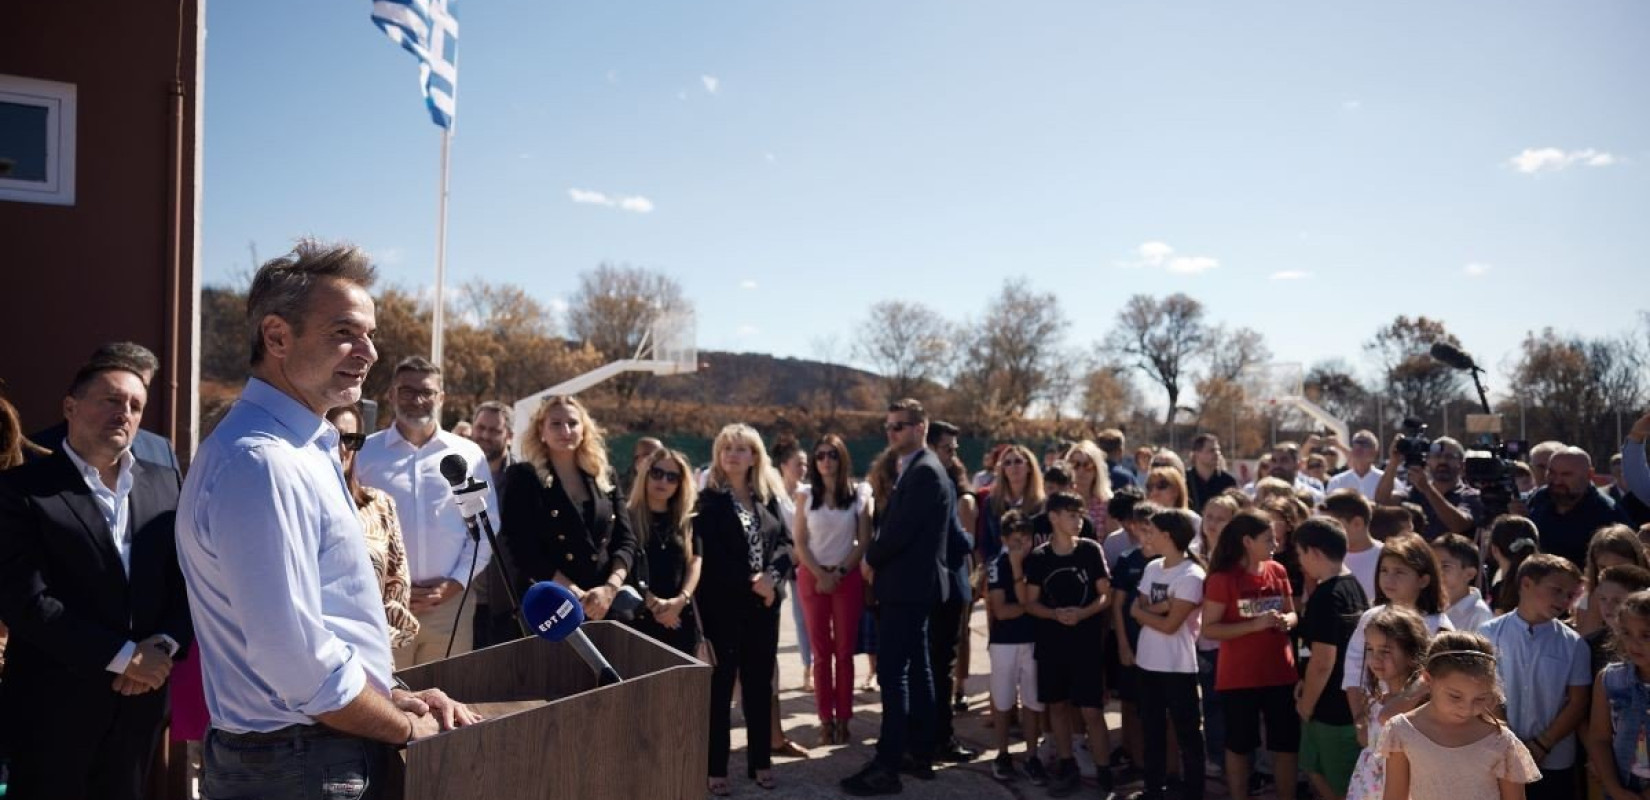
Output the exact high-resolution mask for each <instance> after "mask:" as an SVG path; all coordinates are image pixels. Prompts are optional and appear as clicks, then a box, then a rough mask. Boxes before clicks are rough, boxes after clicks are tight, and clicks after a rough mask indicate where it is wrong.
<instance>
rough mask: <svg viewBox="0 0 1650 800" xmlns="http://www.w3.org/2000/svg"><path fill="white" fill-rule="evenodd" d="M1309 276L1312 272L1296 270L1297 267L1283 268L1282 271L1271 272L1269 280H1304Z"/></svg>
mask: <svg viewBox="0 0 1650 800" xmlns="http://www.w3.org/2000/svg"><path fill="white" fill-rule="evenodd" d="M1310 277H1312V273H1310V272H1305V271H1302V270H1298V269H1286V270H1283V271H1282V272H1274V273H1272V276H1271V280H1274V281H1303V280H1306V279H1307V278H1310Z"/></svg>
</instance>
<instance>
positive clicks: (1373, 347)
mask: <svg viewBox="0 0 1650 800" xmlns="http://www.w3.org/2000/svg"><path fill="white" fill-rule="evenodd" d="M1436 342H1446V343H1448V344H1452V345H1455V346H1457V347H1459V346H1460V345H1461V342H1460V340H1458V339H1456V338H1455V334H1452V333H1450V332H1449V331H1448V330H1445V328H1444V323H1443V322H1442V321H1440V320H1434V319H1428V318H1427V317H1415V318H1413V319H1411V318H1409V317H1406V316H1403V315H1401V314H1400V315H1399V316H1398V317H1397V318H1396V319H1394V320H1393V321H1392V322H1391V323H1389V324H1387V325H1384V326H1382V327H1381V328H1379V329H1378V330H1376V331H1375V335H1374V336H1373V337H1371V338H1370V340H1369V341H1367V342H1365V343H1364V350H1365V352H1367V353H1369V354H1370V355H1371V356H1372V357H1373V358H1374V359H1375V362H1376V364H1377V365H1378V366H1379V367H1380V369H1381V379H1382V381H1383V382H1384V383H1385V394H1386V396H1387V397H1391V398H1393V399H1394V400H1395V401H1396V402H1397V404H1398V407H1399V409H1400V410H1401V411H1402V412H1403V413H1404V414H1406V415H1409V416H1416V417H1426V416H1428V415H1430V414H1432V413H1434V412H1436V411H1441V410H1442V409H1443V407H1444V404H1445V403H1446V402H1448V401H1450V400H1454V399H1455V398H1456V397H1457V396H1458V395H1460V393H1461V373H1460V372H1459V371H1458V370H1456V369H1454V368H1452V367H1449V366H1447V365H1445V364H1441V363H1439V362H1438V361H1436V360H1434V359H1433V357H1432V356H1431V355H1430V354H1429V351H1430V349H1431V348H1432V345H1433V344H1434V343H1436Z"/></svg>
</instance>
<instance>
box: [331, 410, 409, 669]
mask: <svg viewBox="0 0 1650 800" xmlns="http://www.w3.org/2000/svg"><path fill="white" fill-rule="evenodd" d="M327 421H328V422H331V423H332V426H333V427H334V428H337V429H338V459H339V461H340V462H341V463H342V464H343V466H344V483H345V484H346V485H347V486H348V487H349V493H350V496H351V497H352V498H354V499H355V514H356V516H358V517H360V518H361V530H362V531H364V532H365V533H366V535H367V552H368V554H369V555H371V556H372V569H373V572H375V573H377V574H378V591H379V593H380V594H381V595H382V596H383V598H384V616H385V617H386V618H388V619H389V623H390V629H389V637H390V648H391V649H396V648H400V647H403V646H405V645H409V644H412V641H413V639H415V638H417V637H418V617H415V616H413V613H412V608H411V605H412V577H411V575H409V574H408V572H407V545H406V543H405V542H404V541H402V539H401V519H400V517H398V516H396V513H395V501H394V500H392V499H390V496H389V495H387V494H385V493H383V492H381V491H379V490H377V489H374V488H372V487H370V486H362V485H361V482H360V481H358V480H356V479H355V454H356V452H358V451H359V450H360V449H361V445H362V444H365V443H366V441H367V434H366V432H365V431H363V430H362V427H363V420H362V418H361V412H360V410H359V409H357V408H356V407H355V406H352V405H351V406H339V407H338V408H335V409H333V410H331V411H328V412H327Z"/></svg>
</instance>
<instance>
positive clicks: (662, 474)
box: [647, 467, 682, 484]
mask: <svg viewBox="0 0 1650 800" xmlns="http://www.w3.org/2000/svg"><path fill="white" fill-rule="evenodd" d="M647 476H648V477H649V478H652V479H653V480H656V481H664V482H665V483H670V484H677V483H681V482H682V473H680V472H673V471H671V470H668V469H660V468H658V467H648V469H647Z"/></svg>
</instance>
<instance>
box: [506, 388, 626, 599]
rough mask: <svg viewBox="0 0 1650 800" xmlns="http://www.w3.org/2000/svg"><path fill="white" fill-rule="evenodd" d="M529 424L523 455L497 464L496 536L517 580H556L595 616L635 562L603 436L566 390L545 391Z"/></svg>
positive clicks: (600, 430) (622, 499) (623, 581)
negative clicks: (500, 480)
mask: <svg viewBox="0 0 1650 800" xmlns="http://www.w3.org/2000/svg"><path fill="white" fill-rule="evenodd" d="M528 430H529V431H531V433H530V434H529V435H528V436H527V439H526V441H525V442H523V445H522V448H521V455H522V460H521V461H520V462H518V463H516V464H513V465H511V466H510V468H509V469H506V470H505V471H504V491H503V497H504V501H503V505H504V509H503V511H504V513H503V522H502V523H501V529H500V530H499V532H498V533H499V539H500V544H501V546H502V547H504V548H505V549H506V550H508V551H509V552H510V557H511V560H512V563H513V564H514V565H515V566H516V568H517V570H518V572H517V575H516V578H517V580H519V581H522V582H523V585H524V587H525V586H530V585H532V584H534V583H537V582H539V581H555V582H556V583H559V584H561V585H563V586H566V587H567V588H568V589H571V590H572V592H573V594H574V596H576V597H578V598H579V601H580V602H581V603H582V604H583V605H584V615H585V617H586V618H587V619H602V618H604V617H606V616H607V610H608V608H610V607H611V606H612V605H613V598H615V597H617V596H618V593H619V587H621V586H623V585H624V584H625V579H626V578H627V577H628V576H629V575H630V572H631V570H632V569H634V567H635V563H636V535H635V534H634V533H633V532H632V530H631V527H630V515H629V514H628V513H626V512H625V503H624V497H623V495H621V494H620V492H619V487H618V486H617V485H616V484H615V482H614V475H613V469H612V468H611V467H609V466H608V462H607V441H606V439H605V437H603V435H602V429H601V427H600V426H599V425H597V424H596V421H595V420H593V419H591V418H590V412H589V411H587V410H586V409H585V407H584V404H583V403H580V402H579V400H578V398H576V397H573V396H571V395H551V396H549V397H546V398H545V399H544V402H543V403H541V404H540V405H539V407H538V410H537V411H534V412H533V419H532V422H531V424H530V425H529V426H528Z"/></svg>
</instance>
